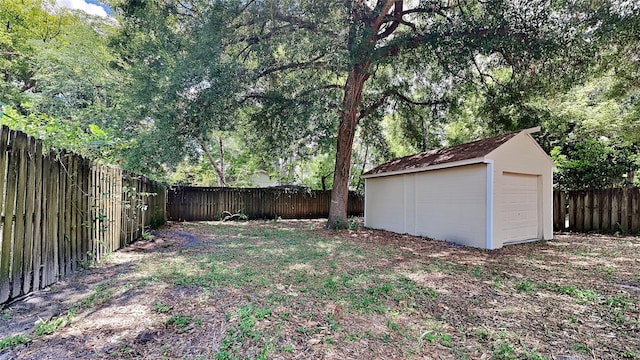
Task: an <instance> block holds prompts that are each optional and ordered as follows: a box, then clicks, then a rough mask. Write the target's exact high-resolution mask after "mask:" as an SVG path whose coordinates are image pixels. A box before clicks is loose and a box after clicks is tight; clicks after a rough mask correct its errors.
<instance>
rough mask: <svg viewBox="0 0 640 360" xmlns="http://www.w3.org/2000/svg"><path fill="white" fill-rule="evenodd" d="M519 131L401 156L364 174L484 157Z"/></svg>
mask: <svg viewBox="0 0 640 360" xmlns="http://www.w3.org/2000/svg"><path fill="white" fill-rule="evenodd" d="M519 133H520V132H512V133H508V134H502V135H498V136H494V137H491V138H487V139H482V140H478V141H473V142H470V143H466V144H461V145H456V146H450V147H446V148H442V149H437V150H431V151H427V152H423V153H420V154H415V155H409V156H404V157H400V158H397V159H393V160H391V161H388V162H386V163H384V164H382V165H380V166H378V167H376V168H374V169H371V170H369V171H367V172H366V173H364V174H363V175H375V174H383V173H388V172H394V171H402V170H411V169H419V168H424V167H427V166H432V165H438V164H446V163H451V162H456V161H461V160H469V159H475V158H480V157H484V156H486V155H487V154H489V153H490V152H492V151H493V150H495V149H496V148H498V147H499V146H500V145H502V144H504V143H505V142H507V141H509V140H510V139H511V138H513V137H514V136H516V135H518V134H519Z"/></svg>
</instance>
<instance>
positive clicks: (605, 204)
mask: <svg viewBox="0 0 640 360" xmlns="http://www.w3.org/2000/svg"><path fill="white" fill-rule="evenodd" d="M553 207H554V209H553V212H554V216H553V225H554V229H555V230H560V231H562V230H572V231H577V232H589V231H594V232H601V233H615V232H621V233H631V234H638V233H640V188H637V187H629V188H622V189H605V190H578V191H555V192H554V194H553Z"/></svg>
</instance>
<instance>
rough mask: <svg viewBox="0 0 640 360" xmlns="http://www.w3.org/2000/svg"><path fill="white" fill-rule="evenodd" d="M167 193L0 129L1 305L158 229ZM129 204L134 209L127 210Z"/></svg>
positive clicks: (161, 220)
mask: <svg viewBox="0 0 640 360" xmlns="http://www.w3.org/2000/svg"><path fill="white" fill-rule="evenodd" d="M125 182H126V183H127V184H129V185H128V186H129V187H128V190H127V192H126V194H125V188H124V187H123V183H125ZM131 189H134V190H131ZM135 189H137V190H138V191H135ZM142 191H144V192H145V194H144V195H141V194H140V193H139V192H142ZM165 192H166V191H165V189H164V187H162V186H160V185H159V184H157V183H155V182H153V181H150V180H148V179H146V178H143V177H137V176H133V175H131V174H126V176H125V174H123V172H122V170H120V169H117V168H112V167H107V166H102V165H98V164H95V163H92V162H91V161H89V160H87V159H84V158H82V157H80V156H78V155H75V154H73V153H69V152H65V151H61V152H44V151H43V146H42V144H41V143H40V142H39V141H37V140H35V139H33V138H30V137H28V136H26V135H25V134H23V133H21V132H17V131H11V130H9V129H8V128H7V127H4V126H3V127H2V128H1V129H0V216H1V218H0V304H2V303H5V302H7V301H8V300H11V299H14V298H17V297H20V296H22V295H25V294H27V293H29V292H31V291H34V290H38V289H42V288H44V287H46V286H49V285H51V284H53V283H54V282H56V281H58V280H59V279H61V278H64V277H66V276H67V275H69V274H70V273H72V272H73V271H75V270H77V268H78V267H79V266H80V264H81V263H83V262H85V261H95V260H99V259H100V258H101V257H102V256H104V254H105V253H107V252H109V251H113V250H116V249H118V248H120V247H122V246H123V245H125V244H127V243H130V242H131V241H133V240H135V239H136V238H138V237H140V236H141V234H142V231H144V229H145V227H146V226H148V225H149V224H152V225H160V224H161V223H163V222H164V221H165V220H166V210H165V202H166V196H165ZM151 195H154V196H151ZM130 198H136V200H135V201H134V202H135V206H134V207H132V208H131V209H125V208H126V207H127V206H126V204H127V203H128V202H129V203H130V202H131V200H127V199H130ZM125 200H126V201H125ZM125 215H126V216H127V217H126V219H125V218H124V217H123V216H125ZM152 218H153V219H154V220H153V221H151V219H152ZM125 223H130V224H131V225H130V226H129V227H126V228H125V226H124V224H125ZM123 239H126V240H127V241H122V240H123Z"/></svg>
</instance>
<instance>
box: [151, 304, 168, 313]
mask: <svg viewBox="0 0 640 360" xmlns="http://www.w3.org/2000/svg"><path fill="white" fill-rule="evenodd" d="M153 309H154V310H155V311H156V312H159V313H168V312H169V311H171V306H169V305H165V304H163V303H161V302H157V303H156V305H155V306H154V307H153Z"/></svg>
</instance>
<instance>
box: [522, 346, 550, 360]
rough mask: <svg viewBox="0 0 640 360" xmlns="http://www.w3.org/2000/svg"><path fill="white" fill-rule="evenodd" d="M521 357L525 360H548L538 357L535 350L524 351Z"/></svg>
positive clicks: (541, 356)
mask: <svg viewBox="0 0 640 360" xmlns="http://www.w3.org/2000/svg"><path fill="white" fill-rule="evenodd" d="M523 357H524V358H525V359H527V360H548V359H547V357H546V356H543V355H540V354H539V353H538V352H537V351H536V350H535V349H533V350H526V351H525V352H524V354H523ZM520 358H522V357H520Z"/></svg>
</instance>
